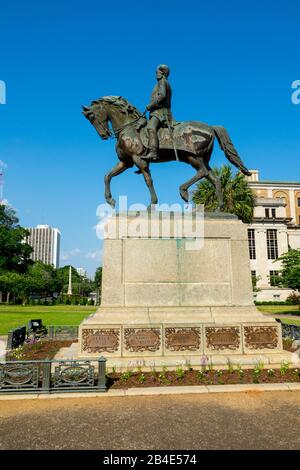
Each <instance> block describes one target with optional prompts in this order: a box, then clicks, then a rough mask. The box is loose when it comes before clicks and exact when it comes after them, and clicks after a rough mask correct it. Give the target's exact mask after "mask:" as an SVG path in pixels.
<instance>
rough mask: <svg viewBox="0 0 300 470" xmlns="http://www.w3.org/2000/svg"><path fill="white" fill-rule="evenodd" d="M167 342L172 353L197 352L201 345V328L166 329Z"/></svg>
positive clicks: (167, 346)
mask: <svg viewBox="0 0 300 470" xmlns="http://www.w3.org/2000/svg"><path fill="white" fill-rule="evenodd" d="M165 341H166V348H167V349H169V350H170V351H197V350H198V349H199V348H200V344H201V328H196V327H188V328H184V327H181V328H166V329H165Z"/></svg>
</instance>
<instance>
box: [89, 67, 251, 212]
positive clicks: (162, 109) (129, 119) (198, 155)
mask: <svg viewBox="0 0 300 470" xmlns="http://www.w3.org/2000/svg"><path fill="white" fill-rule="evenodd" d="M160 67H162V69H160ZM164 67H167V66H159V67H158V69H157V75H156V78H157V80H158V84H157V87H156V88H154V90H153V92H152V97H151V102H150V104H149V105H148V106H147V111H149V112H150V119H149V121H148V122H147V119H146V118H145V113H143V114H142V113H141V112H140V111H139V110H138V109H137V108H135V107H134V106H132V105H131V104H130V103H129V102H128V101H127V100H126V99H125V98H122V97H121V96H104V97H102V98H100V99H98V100H96V101H92V103H91V105H90V106H83V114H84V116H85V117H86V118H87V119H88V120H89V121H90V122H91V123H92V124H93V126H94V127H95V129H96V131H97V132H98V134H99V135H100V137H101V138H102V139H104V140H106V139H108V138H109V137H111V136H112V135H114V136H115V137H116V139H117V144H116V153H117V155H118V158H119V162H118V163H117V164H116V165H115V166H114V168H113V169H112V170H111V171H110V172H109V173H107V175H105V199H106V201H107V202H108V204H110V205H111V206H112V207H115V200H114V199H113V197H112V195H111V190H110V182H111V179H112V178H113V177H114V176H117V175H120V174H121V173H123V172H124V171H125V170H127V169H128V168H132V167H133V166H134V165H135V166H136V167H137V171H136V173H141V174H142V175H143V176H144V179H145V182H146V185H147V186H148V188H149V191H150V194H151V205H152V204H157V201H158V200H157V195H156V193H155V189H154V186H153V181H152V177H151V173H150V168H149V165H150V163H163V162H169V161H172V160H178V161H180V162H183V163H187V164H189V165H191V166H192V167H193V168H194V169H195V170H196V174H195V176H194V177H193V178H191V179H189V180H188V181H186V182H185V183H183V184H182V185H181V186H180V188H179V191H180V195H181V197H182V199H183V200H184V201H186V202H188V199H189V194H188V188H189V187H190V186H191V185H193V184H194V183H196V182H197V181H199V180H200V179H202V178H208V179H209V180H210V181H211V182H212V184H213V185H214V186H215V188H216V194H217V197H218V210H222V207H223V194H222V188H221V183H220V180H219V178H218V177H217V176H216V175H215V173H214V172H213V171H212V169H211V168H210V166H209V160H210V157H211V154H212V151H213V145H214V140H215V137H216V138H217V140H218V142H219V145H220V147H221V149H222V150H223V151H224V153H225V155H226V157H227V159H228V160H229V161H230V162H231V163H232V164H233V165H235V166H236V167H237V168H239V170H240V171H241V172H242V173H244V174H245V175H251V173H250V172H249V171H248V170H247V168H246V167H245V166H244V164H243V162H242V160H241V159H240V157H239V155H238V153H237V151H236V149H235V148H234V146H233V144H232V142H231V140H230V137H229V135H228V133H227V131H226V129H225V128H224V127H222V126H209V125H207V124H204V123H202V122H196V121H187V122H176V123H175V122H174V121H173V120H172V115H171V88H170V87H169V83H168V81H167V77H168V74H169V69H168V68H164ZM158 121H159V122H158ZM109 123H110V125H111V128H110V127H109ZM154 132H155V135H154Z"/></svg>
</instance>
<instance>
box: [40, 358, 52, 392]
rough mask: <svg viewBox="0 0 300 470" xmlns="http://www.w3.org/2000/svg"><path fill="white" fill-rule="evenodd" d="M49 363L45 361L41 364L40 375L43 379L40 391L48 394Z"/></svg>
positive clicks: (49, 380)
mask: <svg viewBox="0 0 300 470" xmlns="http://www.w3.org/2000/svg"><path fill="white" fill-rule="evenodd" d="M51 363H52V362H51V361H49V360H47V359H46V360H45V361H43V362H42V364H43V366H42V374H43V379H42V391H43V392H50V386H51Z"/></svg>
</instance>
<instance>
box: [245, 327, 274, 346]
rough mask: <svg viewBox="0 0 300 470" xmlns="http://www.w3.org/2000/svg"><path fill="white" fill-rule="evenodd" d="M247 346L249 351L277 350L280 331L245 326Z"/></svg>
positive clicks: (271, 328) (272, 328)
mask: <svg viewBox="0 0 300 470" xmlns="http://www.w3.org/2000/svg"><path fill="white" fill-rule="evenodd" d="M244 332H245V346H246V348H248V349H276V348H277V347H278V329H277V328H276V327H272V326H245V328H244Z"/></svg>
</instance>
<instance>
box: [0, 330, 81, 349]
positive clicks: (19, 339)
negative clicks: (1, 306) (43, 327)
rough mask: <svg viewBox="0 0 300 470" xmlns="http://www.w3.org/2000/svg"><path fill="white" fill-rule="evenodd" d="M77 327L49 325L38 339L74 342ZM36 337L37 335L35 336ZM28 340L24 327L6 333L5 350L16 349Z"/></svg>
mask: <svg viewBox="0 0 300 470" xmlns="http://www.w3.org/2000/svg"><path fill="white" fill-rule="evenodd" d="M78 328H79V327H78V326H74V325H55V326H53V325H51V326H48V327H47V334H46V335H43V336H41V337H40V338H39V339H41V338H43V339H50V340H74V341H76V340H77V339H78ZM37 337H38V335H37ZM27 338H28V331H27V329H26V326H21V327H19V328H15V329H14V330H11V331H10V332H9V333H8V337H7V346H6V349H7V350H11V349H16V348H18V347H19V346H22V345H23V344H24V343H25V341H26V339H27Z"/></svg>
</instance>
